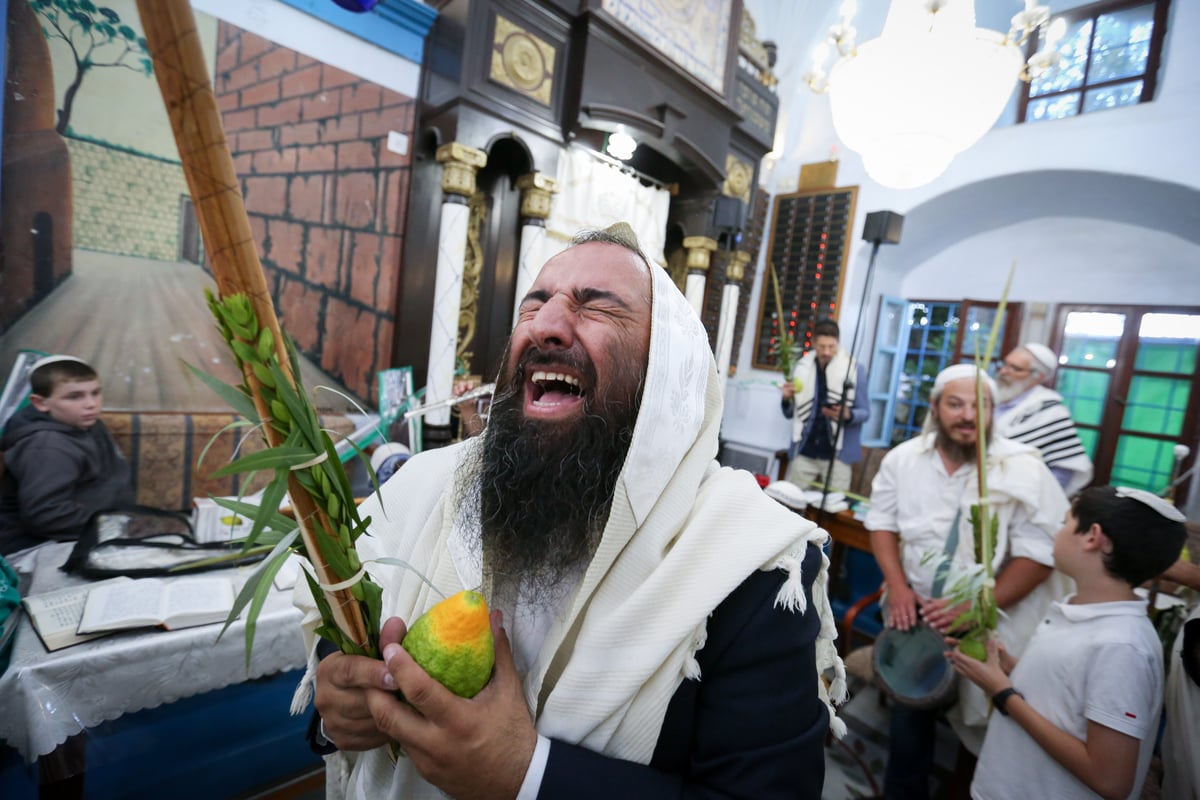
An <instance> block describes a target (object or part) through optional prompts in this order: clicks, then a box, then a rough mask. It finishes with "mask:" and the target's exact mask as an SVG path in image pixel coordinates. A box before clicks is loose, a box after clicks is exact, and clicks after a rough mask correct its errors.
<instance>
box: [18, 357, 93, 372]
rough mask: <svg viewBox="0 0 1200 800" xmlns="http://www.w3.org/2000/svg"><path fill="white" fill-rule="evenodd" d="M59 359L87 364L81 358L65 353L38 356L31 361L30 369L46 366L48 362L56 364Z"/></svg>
mask: <svg viewBox="0 0 1200 800" xmlns="http://www.w3.org/2000/svg"><path fill="white" fill-rule="evenodd" d="M60 361H74V362H76V363H78V364H83V365H84V366H88V363H87V362H86V361H84V360H83V359H82V358H76V357H75V356H67V355H57V356H43V357H42V358H39V359H38V360H37V361H35V362H33V366H32V367H31V368H30V371H33V370H35V369H41V368H42V367H44V366H47V365H49V364H57V363H58V362H60Z"/></svg>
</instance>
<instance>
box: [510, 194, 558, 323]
mask: <svg viewBox="0 0 1200 800" xmlns="http://www.w3.org/2000/svg"><path fill="white" fill-rule="evenodd" d="M517 188H518V189H520V190H521V247H520V254H519V255H518V256H517V276H516V287H515V296H514V299H513V326H514V327H516V324H517V310H518V309H519V308H520V307H521V300H522V299H524V297H525V293H526V292H528V291H529V287H530V286H532V285H533V282H534V281H535V280H537V276H538V273H539V272H540V271H541V269H542V264H543V263H545V260H546V259H545V251H544V246H545V242H546V220H547V218H549V216H550V204H551V202H553V200H554V194H555V192H557V191H558V181H556V180H554V179H553V178H551V177H548V176H546V175H543V174H542V173H540V172H530V173H527V174H525V175H522V176H521V177H519V178H517Z"/></svg>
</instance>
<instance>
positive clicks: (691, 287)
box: [683, 236, 717, 318]
mask: <svg viewBox="0 0 1200 800" xmlns="http://www.w3.org/2000/svg"><path fill="white" fill-rule="evenodd" d="M683 249H684V250H686V251H687V284H686V285H685V287H684V295H686V296H687V299H688V302H689V303H691V305H692V308H694V309H696V316H698V317H701V318H703V316H704V285H705V283H706V282H707V280H708V267H709V265H710V264H711V263H712V254H713V253H715V252H716V250H717V240H716V239H710V238H708V237H707V236H688V237H685V238H684V240H683Z"/></svg>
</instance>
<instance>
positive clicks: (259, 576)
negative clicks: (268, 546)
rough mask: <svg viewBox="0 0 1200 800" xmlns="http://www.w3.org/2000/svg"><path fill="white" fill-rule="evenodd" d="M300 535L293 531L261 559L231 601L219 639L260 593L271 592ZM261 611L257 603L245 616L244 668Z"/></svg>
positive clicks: (259, 604) (260, 604) (260, 605)
mask: <svg viewBox="0 0 1200 800" xmlns="http://www.w3.org/2000/svg"><path fill="white" fill-rule="evenodd" d="M299 535H300V531H298V530H296V531H293V532H292V533H291V534H289V535H288V536H285V537H284V538H283V539H281V540H280V541H279V543H278V544H276V545H275V547H274V549H273V550H272V551H271V553H270V554H269V555H268V556H267V557H266V558H265V559H263V562H262V564H260V565H259V567H258V569H256V570H254V572H252V573H251V574H250V577H249V578H247V579H246V583H245V584H243V585H242V590H241V591H240V592H238V595H237V597H236V598H235V599H234V601H233V608H232V609H230V611H229V616H228V617H226V618H225V624H224V626H222V627H221V632H220V633H218V634H217V638H218V639H220V638H221V637H222V636H224V635H225V631H227V630H229V626H230V625H232V624H233V623H234V622H236V621H237V618H238V617H239V616H241V613H242V609H244V608H245V607H246V604H247V603H249V602H250V601H251V600H252V599H254V598H256V597H258V595H259V594H260V593H261V594H262V596H263V598H264V599H265V598H266V595H267V593H269V592H270V591H271V582H272V581H273V580H274V579H275V575H276V574H277V573H278V572H279V568H280V567H282V566H283V562H284V561H286V560H287V557H288V556H289V555H290V554H291V545H292V543H293V542H295V541H296V537H297V536H299ZM261 609H262V603H261V602H259V603H258V604H257V607H256V606H251V607H250V611H249V613H247V615H246V667H247V668H249V666H250V652H251V649H250V648H251V645H252V644H253V642H254V628H255V625H256V623H257V622H258V612H259V611H260V610H261Z"/></svg>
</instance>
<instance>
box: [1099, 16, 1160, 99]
mask: <svg viewBox="0 0 1200 800" xmlns="http://www.w3.org/2000/svg"><path fill="white" fill-rule="evenodd" d="M1153 31H1154V4H1153V3H1147V4H1146V5H1143V6H1138V7H1137V8H1128V9H1125V10H1124V11H1118V12H1116V13H1113V14H1101V15H1100V16H1099V17H1098V18H1097V19H1096V36H1095V39H1094V40H1093V41H1092V65H1091V67H1090V69H1089V70H1088V76H1087V82H1088V83H1089V84H1096V83H1102V82H1104V81H1113V80H1118V79H1120V78H1129V77H1133V76H1134V75H1142V74H1144V73H1145V72H1146V61H1147V59H1148V58H1149V56H1150V34H1151V33H1152V32H1153Z"/></svg>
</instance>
